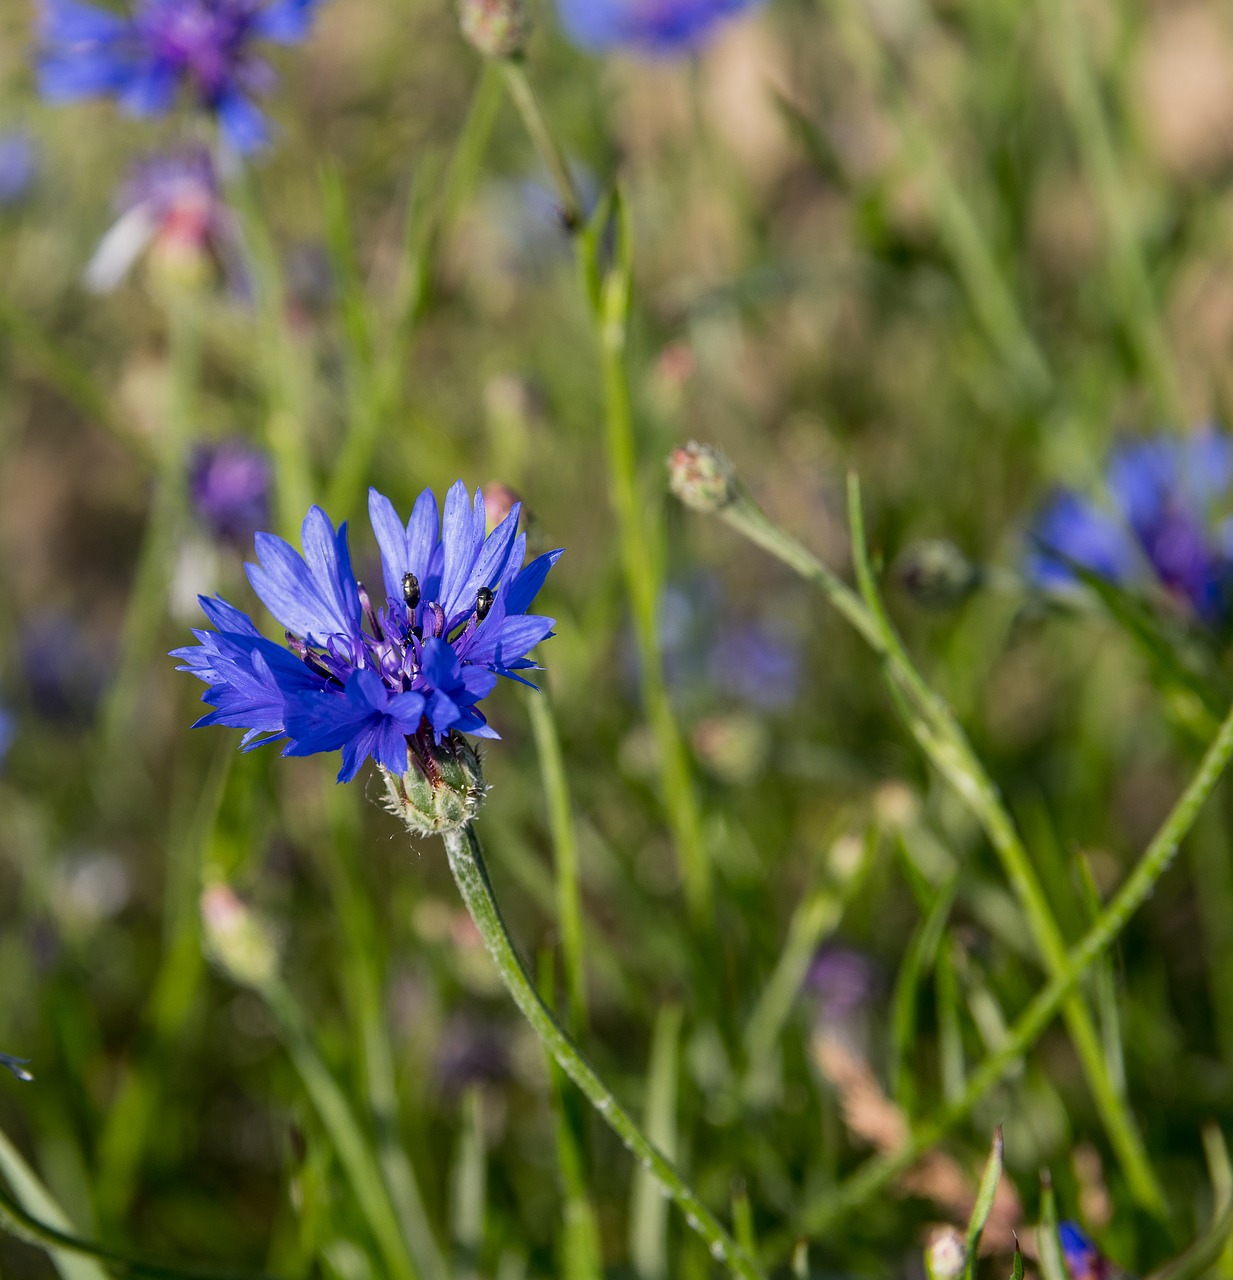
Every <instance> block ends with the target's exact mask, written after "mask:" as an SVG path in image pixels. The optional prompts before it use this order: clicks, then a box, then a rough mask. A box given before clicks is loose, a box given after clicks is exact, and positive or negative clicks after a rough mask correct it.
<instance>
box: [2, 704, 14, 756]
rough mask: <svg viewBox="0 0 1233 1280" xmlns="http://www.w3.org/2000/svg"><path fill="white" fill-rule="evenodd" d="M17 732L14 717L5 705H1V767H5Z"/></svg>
mask: <svg viewBox="0 0 1233 1280" xmlns="http://www.w3.org/2000/svg"><path fill="white" fill-rule="evenodd" d="M16 733H17V724H16V722H15V721H14V719H13V717H12V716H11V715H10V714H9V713H8V712H7V711H6V710H5V709H4V708H3V707H0V769H2V768H3V767H4V761H5V757H6V756H7V755H8V753H9V748H10V747H11V746H12V745H13V738H14V737H15V736H16Z"/></svg>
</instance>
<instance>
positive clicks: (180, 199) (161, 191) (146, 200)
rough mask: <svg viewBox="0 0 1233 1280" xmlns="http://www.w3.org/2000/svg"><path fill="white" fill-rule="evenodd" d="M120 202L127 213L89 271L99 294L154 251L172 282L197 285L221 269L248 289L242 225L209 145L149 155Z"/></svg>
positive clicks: (158, 264) (101, 245)
mask: <svg viewBox="0 0 1233 1280" xmlns="http://www.w3.org/2000/svg"><path fill="white" fill-rule="evenodd" d="M116 203H117V205H118V207H119V210H120V216H119V217H118V218H117V219H116V221H115V222H114V223H113V224H112V226H111V228H110V230H109V231H108V232H107V233H106V235H104V236H103V239H102V240H101V241H100V242H99V246H98V248H97V249H96V250H95V251H94V256H93V257H92V258H91V259H90V262H89V264H88V265H87V267H86V271H85V281H86V284H87V285H88V286H89V288H91V289H92V290H94V291H95V292H96V293H106V292H108V291H110V290H112V289H114V288H115V287H116V286H117V285H118V284H119V283H120V282H121V281H122V280H123V279H124V277H125V276H127V275H128V273H129V272H130V271H131V270H132V268H133V266H134V264H135V263H136V262H137V260H138V258H140V257H141V256H142V254H144V253H146V252H147V251H149V253H150V257H151V264H152V266H154V267H155V268H156V271H157V273H158V275H159V276H160V278H162V279H164V280H167V281H169V282H172V283H178V284H182V285H190V286H191V285H195V284H197V283H199V282H201V281H202V280H204V279H208V278H210V277H211V276H213V275H215V274H220V273H221V274H223V275H225V276H227V277H228V278H229V279H230V280H231V281H232V284H233V286H234V287H236V288H242V287H243V284H244V279H245V276H244V270H243V266H242V263H241V255H240V236H239V229H238V227H237V226H236V223H235V219H234V217H233V216H232V213H231V210H230V209H228V207H227V205H226V204H225V203H224V202H223V198H222V192H221V190H220V188H219V182H218V174H217V172H216V170H215V167H214V161H213V158H212V157H211V155H210V153H209V151H208V150H207V149H206V148H205V147H184V148H181V149H179V150H176V151H170V152H166V153H162V154H158V155H152V156H147V157H146V158H145V159H144V160H141V161H140V162H138V163H137V164H136V165H135V166H134V167H133V169H132V172H131V173H130V174H129V176H128V179H127V180H126V181H125V183H124V184H123V185H122V186H121V188H120V192H119V195H118V197H117V200H116Z"/></svg>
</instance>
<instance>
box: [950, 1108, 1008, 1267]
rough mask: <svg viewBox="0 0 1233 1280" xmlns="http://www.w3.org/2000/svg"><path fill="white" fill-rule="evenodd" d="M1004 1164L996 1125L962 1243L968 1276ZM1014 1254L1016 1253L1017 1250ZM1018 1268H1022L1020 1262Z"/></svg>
mask: <svg viewBox="0 0 1233 1280" xmlns="http://www.w3.org/2000/svg"><path fill="white" fill-rule="evenodd" d="M1004 1163H1005V1147H1004V1144H1003V1141H1002V1126H1001V1125H998V1127H997V1128H996V1129H995V1130H994V1131H993V1146H992V1147H991V1148H990V1150H989V1159H988V1161H987V1162H986V1164H985V1172H984V1173H983V1174H982V1175H981V1179H980V1186H979V1187H978V1188H977V1190H976V1203H975V1204H974V1205H973V1206H972V1216H971V1218H969V1219H968V1229H967V1234H966V1236H965V1237H964V1242H963V1243H964V1250H965V1257H966V1258H967V1263H966V1267H967V1275H968V1276H975V1275H976V1251H977V1250H978V1249H979V1248H980V1237H981V1232H983V1231H984V1229H985V1223H987V1222H988V1221H989V1215H990V1214H991V1213H992V1212H993V1202H994V1200H995V1199H996V1198H997V1193H998V1183H999V1182H1001V1180H1002V1169H1003V1166H1004ZM1015 1252H1016V1253H1018V1249H1017V1248H1016V1250H1015ZM1020 1266H1022V1260H1021V1261H1020Z"/></svg>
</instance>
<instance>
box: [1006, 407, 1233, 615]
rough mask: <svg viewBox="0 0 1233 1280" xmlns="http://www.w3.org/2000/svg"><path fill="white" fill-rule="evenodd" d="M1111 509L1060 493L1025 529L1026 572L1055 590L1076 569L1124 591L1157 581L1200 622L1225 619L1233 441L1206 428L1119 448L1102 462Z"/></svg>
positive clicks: (1232, 596) (1230, 592) (1232, 557)
mask: <svg viewBox="0 0 1233 1280" xmlns="http://www.w3.org/2000/svg"><path fill="white" fill-rule="evenodd" d="M1105 484H1106V488H1107V491H1108V494H1109V498H1110V499H1111V503H1110V505H1109V507H1108V508H1106V507H1105V506H1102V505H1099V504H1097V503H1096V502H1094V501H1092V500H1090V499H1088V498H1085V497H1081V496H1079V495H1078V494H1075V493H1073V492H1071V491H1069V490H1066V491H1063V492H1061V493H1059V494H1057V495H1055V497H1054V498H1053V499H1052V500H1051V501H1050V502H1049V503H1048V504H1047V505H1046V507H1045V508H1044V509H1043V510H1042V512H1041V513H1040V515H1039V516H1038V517H1037V520H1036V523H1035V525H1034V526H1033V529H1032V533H1031V547H1030V549H1029V553H1028V557H1027V572H1028V574H1029V576H1030V577H1031V578H1032V579H1033V581H1035V582H1036V583H1037V584H1038V585H1040V586H1043V587H1047V588H1054V587H1059V586H1065V585H1066V584H1067V583H1070V582H1072V581H1073V580H1074V572H1073V569H1074V566H1079V567H1081V568H1084V569H1086V570H1088V571H1089V572H1090V573H1093V574H1095V575H1097V576H1098V577H1101V578H1105V579H1107V580H1108V581H1110V582H1113V583H1116V584H1118V585H1121V586H1143V585H1145V584H1151V583H1153V582H1154V583H1155V584H1157V585H1159V586H1161V587H1163V588H1164V589H1165V591H1167V592H1168V593H1169V594H1170V595H1172V596H1174V597H1175V598H1177V599H1178V600H1181V601H1183V602H1184V603H1185V604H1187V605H1188V606H1189V607H1190V608H1191V609H1192V610H1193V612H1194V613H1195V615H1196V616H1197V617H1198V618H1200V619H1201V620H1202V621H1203V622H1204V623H1207V624H1208V625H1218V624H1220V623H1223V622H1226V621H1227V620H1228V618H1229V615H1230V609H1231V607H1233V522H1231V521H1230V519H1229V518H1228V516H1227V515H1226V514H1225V513H1224V511H1222V509H1221V507H1222V504H1224V503H1226V502H1227V501H1228V500H1229V498H1230V497H1233V439H1230V438H1229V437H1228V436H1227V435H1225V434H1224V433H1222V432H1219V431H1217V430H1215V429H1214V428H1212V427H1206V428H1204V429H1203V430H1202V431H1199V432H1196V433H1195V434H1194V435H1191V436H1189V437H1187V438H1177V437H1173V436H1169V437H1154V438H1151V439H1147V440H1136V441H1128V442H1126V443H1124V444H1122V445H1120V446H1119V447H1118V448H1117V449H1116V450H1115V451H1114V453H1113V455H1112V457H1111V458H1110V460H1109V464H1108V468H1107V471H1106V476H1105Z"/></svg>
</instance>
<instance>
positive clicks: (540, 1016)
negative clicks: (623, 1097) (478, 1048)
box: [443, 826, 762, 1280]
mask: <svg viewBox="0 0 1233 1280" xmlns="http://www.w3.org/2000/svg"><path fill="white" fill-rule="evenodd" d="M443 838H444V840H445V849H446V853H447V854H448V855H449V863H450V870H451V871H452V872H453V873H454V880H455V882H456V883H457V885H458V891H459V893H461V894H462V900H463V902H464V903H465V904H466V907H467V911H468V912H469V913H470V916H471V919H472V920H473V921H474V922H475V927H476V928H477V929H478V930H479V932H480V936H481V937H482V938H483V939H484V945H485V946H486V947H487V949H488V954H489V955H490V956H491V957H492V959H493V962H494V963H495V964H496V966H497V971H498V972H499V973H500V975H501V980H502V982H503V983H504V984H505V989H506V990H507V991H508V992H509V993H510V995H511V996H512V997H513V1000H514V1003H515V1004H516V1005H517V1006H518V1008H519V1009H520V1010H521V1012H522V1014H523V1016H524V1017H525V1018H526V1020H527V1021H528V1022H529V1023H530V1024H531V1027H532V1029H533V1030H534V1031H535V1033H536V1035H538V1036H539V1038H540V1040H541V1041H542V1042H543V1045H544V1047H545V1048H546V1049H547V1050H548V1052H549V1053H550V1054H552V1056H553V1057H554V1058H555V1059H556V1061H557V1063H558V1064H559V1065H560V1067H561V1069H562V1070H563V1071H564V1072H565V1074H566V1075H568V1076H569V1078H570V1079H571V1080H572V1081H573V1082H574V1083H575V1084H576V1085H577V1086H578V1088H579V1089H581V1090H582V1092H583V1094H584V1095H585V1097H586V1099H587V1101H588V1102H590V1103H591V1105H592V1106H593V1107H594V1108H595V1110H596V1111H598V1112H599V1114H600V1115H601V1116H602V1117H603V1119H604V1120H605V1122H606V1123H607V1124H608V1126H609V1127H610V1128H611V1129H612V1131H613V1132H614V1133H615V1134H616V1135H617V1137H618V1138H620V1139H621V1141H622V1142H623V1143H624V1144H625V1146H626V1147H627V1148H628V1149H629V1151H630V1152H631V1153H632V1154H633V1156H634V1158H635V1159H636V1160H637V1161H638V1162H639V1164H641V1166H642V1167H643V1169H645V1170H646V1171H647V1172H648V1173H649V1174H651V1175H652V1176H653V1177H654V1178H655V1179H656V1180H657V1181H658V1182H659V1184H660V1186H661V1187H663V1189H664V1191H665V1192H666V1193H667V1194H668V1195H669V1196H671V1198H672V1200H673V1202H674V1203H675V1204H676V1205H677V1207H678V1208H679V1209H680V1210H681V1212H682V1213H683V1214H684V1215H685V1221H686V1222H687V1223H688V1224H689V1226H690V1228H691V1229H692V1230H693V1231H695V1232H697V1234H698V1235H699V1236H700V1237H701V1238H702V1239H703V1241H705V1243H706V1245H707V1248H708V1249H709V1250H710V1252H711V1256H712V1257H713V1258H714V1259H715V1260H716V1261H717V1262H722V1263H723V1264H724V1266H726V1267H727V1268H728V1270H729V1272H730V1273H731V1274H732V1275H734V1276H739V1277H741V1280H762V1273H761V1271H760V1270H759V1269H758V1265H757V1263H756V1262H755V1261H754V1260H753V1259H752V1258H751V1257H750V1256H749V1255H748V1254H747V1253H746V1252H745V1250H744V1249H742V1248H741V1247H740V1246H739V1245H738V1244H737V1243H736V1241H735V1240H734V1239H733V1238H732V1236H731V1235H729V1233H728V1232H727V1231H726V1230H725V1229H724V1227H723V1226H721V1225H720V1223H719V1221H718V1220H717V1219H716V1218H715V1216H714V1215H713V1214H712V1213H711V1211H710V1210H709V1209H708V1208H707V1207H706V1205H704V1204H703V1203H702V1201H701V1200H700V1199H699V1198H698V1195H697V1193H696V1192H695V1191H694V1189H693V1188H692V1187H691V1186H690V1185H689V1183H688V1182H686V1181H685V1179H684V1178H683V1177H682V1176H681V1174H680V1173H679V1172H678V1170H677V1169H676V1167H675V1166H674V1165H673V1164H672V1162H671V1161H670V1160H668V1159H667V1157H666V1156H664V1155H663V1153H662V1152H661V1151H660V1150H659V1149H658V1148H657V1147H656V1146H655V1145H654V1143H652V1142H651V1140H650V1139H649V1138H648V1137H647V1136H646V1134H645V1133H644V1132H643V1131H642V1129H641V1128H640V1127H639V1125H638V1124H637V1122H636V1121H635V1120H634V1119H633V1117H632V1116H631V1115H630V1114H629V1112H628V1111H626V1110H625V1109H624V1107H622V1106H621V1104H620V1103H619V1102H618V1101H617V1100H616V1098H615V1096H614V1095H613V1093H612V1090H611V1089H609V1088H608V1086H607V1085H606V1084H605V1083H604V1082H603V1080H601V1079H600V1077H599V1075H598V1074H597V1073H596V1071H595V1069H594V1068H593V1067H592V1066H591V1065H590V1064H589V1063H588V1062H587V1061H586V1059H585V1058H584V1057H583V1056H582V1054H581V1053H580V1052H579V1050H578V1048H577V1046H576V1045H575V1044H574V1043H573V1041H572V1040H571V1039H570V1038H569V1036H567V1035H566V1034H565V1032H564V1031H563V1030H562V1028H561V1025H560V1023H558V1022H557V1020H556V1018H555V1017H554V1016H553V1014H552V1011H551V1010H550V1009H549V1008H548V1006H547V1005H546V1004H544V1002H543V1000H541V999H540V996H539V993H538V992H537V991H536V989H535V984H534V982H532V980H531V978H530V975H529V974H528V973H527V971H526V968H525V967H524V965H523V963H522V960H521V959H520V957H519V955H518V953H517V951H516V950H515V949H514V944H513V941H512V940H511V938H510V936H509V931H508V930H507V928H506V926H505V921H504V919H503V918H502V916H501V909H500V907H499V906H498V905H497V899H496V895H495V894H494V893H493V888H492V883H491V881H490V880H489V879H488V870H487V868H486V866H485V865H484V854H483V850H482V848H481V847H480V842H479V837H478V836H477V835H476V833H475V829H474V827H472V826H467V827H464V828H462V829H461V830H456V831H449V832H446V833H445V834H444V837H443Z"/></svg>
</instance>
